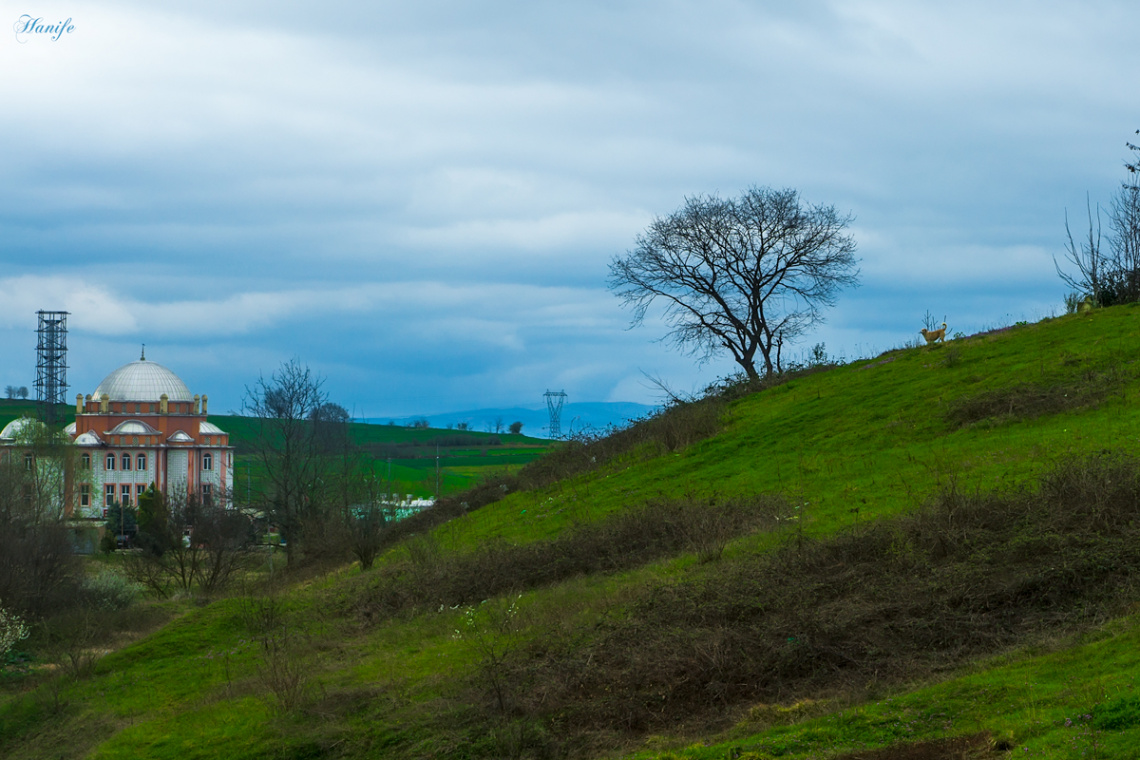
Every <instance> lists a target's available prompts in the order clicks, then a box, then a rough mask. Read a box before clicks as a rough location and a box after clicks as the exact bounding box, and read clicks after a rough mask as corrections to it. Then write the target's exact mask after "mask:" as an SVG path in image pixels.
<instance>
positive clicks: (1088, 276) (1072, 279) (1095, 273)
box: [1053, 195, 1108, 305]
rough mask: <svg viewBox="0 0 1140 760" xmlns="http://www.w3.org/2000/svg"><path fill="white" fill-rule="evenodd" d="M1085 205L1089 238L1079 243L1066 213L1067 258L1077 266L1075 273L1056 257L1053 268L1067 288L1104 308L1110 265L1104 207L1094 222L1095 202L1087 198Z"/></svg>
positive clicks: (1097, 211) (1098, 212) (1098, 209)
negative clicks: (1103, 235) (1105, 246)
mask: <svg viewBox="0 0 1140 760" xmlns="http://www.w3.org/2000/svg"><path fill="white" fill-rule="evenodd" d="M1085 206H1086V209H1087V211H1088V217H1089V231H1088V235H1087V236H1086V238H1085V239H1084V240H1082V241H1081V242H1080V243H1079V244H1078V243H1077V242H1076V241H1074V240H1073V232H1072V230H1071V229H1070V228H1069V212H1068V210H1066V211H1065V235H1066V237H1067V238H1068V242H1067V243H1066V244H1065V259H1066V260H1067V261H1068V262H1069V263H1070V264H1072V265H1073V266H1074V267H1076V270H1077V271H1076V273H1075V274H1069V273H1068V272H1067V271H1065V270H1064V269H1062V268H1061V264H1060V263H1059V262H1058V261H1057V258H1056V257H1054V258H1053V266H1054V267H1055V268H1056V269H1057V276H1058V277H1060V278H1061V281H1062V282H1064V283H1065V285H1067V286H1069V287H1070V288H1073V289H1074V290H1076V291H1077V292H1078V293H1080V294H1081V295H1084V296H1089V297H1091V298H1092V300H1093V302H1094V303H1096V304H1097V305H1103V300H1104V291H1105V286H1106V281H1105V280H1106V276H1107V270H1108V262H1107V261H1105V256H1104V254H1103V253H1102V251H1101V232H1100V206H1097V209H1096V221H1095V223H1094V221H1093V212H1092V201H1090V200H1089V199H1088V196H1087V195H1086V196H1085Z"/></svg>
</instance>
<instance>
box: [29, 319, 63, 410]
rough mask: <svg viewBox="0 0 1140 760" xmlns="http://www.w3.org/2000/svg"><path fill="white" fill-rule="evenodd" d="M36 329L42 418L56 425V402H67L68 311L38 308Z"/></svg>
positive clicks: (38, 399) (38, 382) (37, 375)
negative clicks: (38, 320)
mask: <svg viewBox="0 0 1140 760" xmlns="http://www.w3.org/2000/svg"><path fill="white" fill-rule="evenodd" d="M36 313H37V314H38V315H39V318H40V325H39V329H37V330H36V334H37V336H38V340H37V341H36V401H37V402H38V404H37V406H38V408H39V414H40V419H41V420H43V422H44V424H46V425H47V426H48V427H49V428H51V427H52V426H54V425H55V409H56V404H63V403H66V399H65V398H64V396H65V394H66V393H67V315H68V312H66V311H38V312H36Z"/></svg>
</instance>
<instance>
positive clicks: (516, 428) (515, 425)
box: [509, 421, 523, 435]
mask: <svg viewBox="0 0 1140 760" xmlns="http://www.w3.org/2000/svg"><path fill="white" fill-rule="evenodd" d="M522 429H523V424H522V423H521V422H518V421H515V422H512V423H511V426H510V428H509V430H510V431H511V432H512V433H513V434H515V435H518V434H519V433H521V432H522Z"/></svg>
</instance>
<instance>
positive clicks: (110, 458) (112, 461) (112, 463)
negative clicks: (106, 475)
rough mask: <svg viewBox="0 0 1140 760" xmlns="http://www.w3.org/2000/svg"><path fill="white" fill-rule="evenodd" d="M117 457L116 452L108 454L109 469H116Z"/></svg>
mask: <svg viewBox="0 0 1140 760" xmlns="http://www.w3.org/2000/svg"><path fill="white" fill-rule="evenodd" d="M115 459H116V457H115V455H114V454H108V455H107V469H108V470H113V469H115Z"/></svg>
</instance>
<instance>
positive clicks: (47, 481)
mask: <svg viewBox="0 0 1140 760" xmlns="http://www.w3.org/2000/svg"><path fill="white" fill-rule="evenodd" d="M19 443H20V444H21V445H20V446H17V447H13V448H12V449H9V450H5V451H0V600H2V601H3V605H4V606H6V607H9V608H11V609H13V610H15V611H17V612H19V613H20V614H21V615H24V616H28V617H33V618H34V617H40V616H42V615H46V614H50V613H51V612H56V611H59V610H61V609H65V608H67V607H68V606H69V605H71V604H73V603H74V600H75V599H76V597H77V593H78V591H77V590H78V586H79V579H80V577H81V573H82V568H81V567H80V565H79V561H78V558H77V557H76V556H75V552H74V551H73V549H72V536H71V532H70V531H69V529H68V527H67V522H66V516H65V514H64V509H63V494H64V492H63V486H64V484H63V474H64V468H66V467H68V466H69V465H70V462H69V460H68V454H69V453H70V452H69V451H68V448H69V447H64V446H63V445H62V444H61V443H60V442H59V441H58V440H57V438H56V436H54V435H52V434H51V432H50V431H48V430H47V429H46V428H43V427H42V426H40V425H38V424H37V425H29V426H27V427H25V428H24V431H23V432H22V433H21V434H20V436H19Z"/></svg>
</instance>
